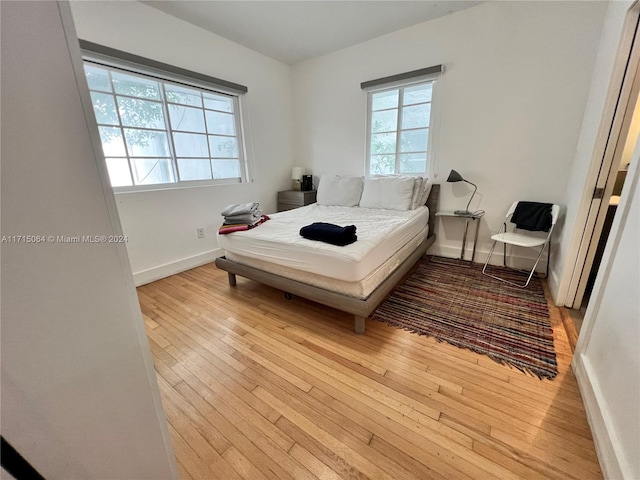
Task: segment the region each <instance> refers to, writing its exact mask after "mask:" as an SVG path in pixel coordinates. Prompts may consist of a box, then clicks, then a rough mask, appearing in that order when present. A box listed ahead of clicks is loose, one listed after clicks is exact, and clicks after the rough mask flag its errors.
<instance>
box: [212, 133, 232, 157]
mask: <svg viewBox="0 0 640 480" xmlns="http://www.w3.org/2000/svg"><path fill="white" fill-rule="evenodd" d="M209 149H210V150H211V156H212V157H223V158H236V157H238V144H237V142H236V139H235V137H218V136H215V135H209Z"/></svg>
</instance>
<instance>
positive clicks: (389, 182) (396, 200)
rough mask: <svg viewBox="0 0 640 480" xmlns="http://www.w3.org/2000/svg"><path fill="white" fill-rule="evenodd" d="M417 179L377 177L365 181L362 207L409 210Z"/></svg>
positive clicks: (361, 200) (361, 201)
mask: <svg viewBox="0 0 640 480" xmlns="http://www.w3.org/2000/svg"><path fill="white" fill-rule="evenodd" d="M414 184H415V177H401V176H397V177H376V178H367V179H365V181H364V189H363V190H362V198H361V199H360V206H361V207H364V208H386V209H388V210H409V208H410V207H411V197H412V196H413V186H414Z"/></svg>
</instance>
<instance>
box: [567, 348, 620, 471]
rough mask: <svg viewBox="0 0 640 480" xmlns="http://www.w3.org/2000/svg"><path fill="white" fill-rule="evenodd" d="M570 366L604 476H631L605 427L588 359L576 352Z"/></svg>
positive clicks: (605, 421)
mask: <svg viewBox="0 0 640 480" xmlns="http://www.w3.org/2000/svg"><path fill="white" fill-rule="evenodd" d="M572 366H573V371H574V373H575V375H576V379H577V381H578V388H579V389H580V393H581V394H582V400H583V402H584V408H585V410H586V412H587V420H588V421H589V426H590V427H591V434H592V435H593V442H594V444H595V447H596V453H597V454H598V460H599V461H600V468H602V473H603V474H604V478H611V479H614V478H631V476H629V472H628V469H626V468H624V465H623V463H622V462H621V461H620V456H619V455H618V454H617V452H616V444H617V442H616V441H615V436H612V435H611V432H610V431H609V429H608V428H607V425H611V422H610V421H608V419H607V418H606V416H607V415H606V410H604V409H603V408H602V407H603V406H604V403H603V400H602V394H601V393H600V387H599V386H598V383H597V380H596V377H595V376H594V374H593V370H592V369H591V366H590V364H589V361H588V360H587V359H585V358H584V356H583V355H581V354H577V355H576V356H575V357H573V362H572Z"/></svg>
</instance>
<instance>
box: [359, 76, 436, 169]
mask: <svg viewBox="0 0 640 480" xmlns="http://www.w3.org/2000/svg"><path fill="white" fill-rule="evenodd" d="M428 83H431V84H432V90H431V102H430V113H429V126H428V127H427V128H428V130H429V132H428V134H427V150H426V157H425V162H426V165H425V171H424V172H409V173H401V172H400V171H399V166H400V162H399V156H400V155H401V154H403V153H411V152H400V142H399V133H400V132H401V131H402V128H401V125H402V111H403V110H404V108H406V107H410V106H413V105H414V104H412V105H403V104H402V103H403V97H404V89H405V88H408V87H413V86H416V85H423V84H428ZM439 83H440V82H439V75H429V76H427V77H422V78H415V79H411V80H401V81H396V82H392V83H389V84H386V85H380V86H377V87H375V88H367V89H366V94H367V115H366V122H367V123H366V148H365V177H366V178H371V177H381V176H390V175H407V176H415V177H421V176H428V177H431V174H432V172H433V152H434V137H435V133H434V132H435V130H436V123H437V122H436V118H437V101H436V98H437V91H438V85H439ZM394 90H399V92H398V105H397V107H396V108H397V109H398V118H397V120H396V130H394V131H393V132H395V134H396V149H395V152H394V153H393V155H395V163H394V171H393V173H387V174H378V173H372V172H371V137H372V135H373V132H372V120H373V109H372V107H373V95H374V94H377V93H384V92H389V91H394ZM391 109H392V108H390V110H391ZM405 130H409V129H405ZM389 133H392V132H389Z"/></svg>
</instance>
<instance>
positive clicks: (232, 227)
mask: <svg viewBox="0 0 640 480" xmlns="http://www.w3.org/2000/svg"><path fill="white" fill-rule="evenodd" d="M221 215H222V216H223V217H224V223H223V225H222V226H221V227H220V228H219V229H218V233H220V234H227V233H233V232H241V231H244V230H251V229H252V228H255V227H257V226H258V225H261V224H263V223H264V222H266V221H267V220H269V217H268V216H267V215H262V211H261V210H260V204H259V203H256V202H254V203H234V204H232V205H229V206H227V207H226V208H225V209H224V210H223V211H222V213H221Z"/></svg>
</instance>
